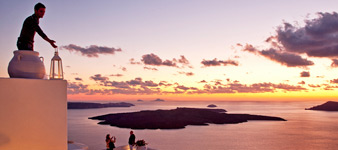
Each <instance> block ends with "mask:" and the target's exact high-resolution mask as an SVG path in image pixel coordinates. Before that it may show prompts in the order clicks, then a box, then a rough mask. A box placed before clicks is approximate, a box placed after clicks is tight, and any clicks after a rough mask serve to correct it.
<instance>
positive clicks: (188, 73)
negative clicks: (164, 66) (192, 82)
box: [178, 71, 195, 76]
mask: <svg viewBox="0 0 338 150" xmlns="http://www.w3.org/2000/svg"><path fill="white" fill-rule="evenodd" d="M178 73H179V74H184V75H186V76H193V75H195V74H194V73H193V72H183V71H182V72H178Z"/></svg>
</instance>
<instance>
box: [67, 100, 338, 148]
mask: <svg viewBox="0 0 338 150" xmlns="http://www.w3.org/2000/svg"><path fill="white" fill-rule="evenodd" d="M132 103H134V104H135V105H136V106H134V107H131V108H103V109H87V110H68V140H72V141H76V142H80V143H84V144H86V145H88V146H89V149H90V150H102V149H104V148H105V142H104V140H105V135H106V134H108V133H109V134H111V135H114V136H116V137H117V141H116V145H117V146H122V145H127V143H128V138H129V131H130V129H123V128H116V127H111V126H108V125H98V124H97V122H98V121H97V120H89V119H88V117H93V116H97V115H103V114H108V113H121V112H134V111H140V110H156V109H174V108H176V107H195V108H206V106H207V105H209V104H216V105H217V106H218V107H216V108H222V109H226V110H227V111H228V113H248V114H257V115H270V116H277V117H282V118H284V119H286V120H288V121H250V122H247V123H241V124H226V125H209V126H187V127H186V128H185V129H179V130H135V131H134V132H135V135H136V139H144V140H145V141H146V142H147V143H149V145H148V147H151V148H155V149H158V150H173V149H176V150H196V149H210V150H223V149H234V150H237V149H246V150H256V149H257V150H258V149H259V150H261V149H273V150H285V149H307V150H309V149H310V150H311V149H313V150H318V149H325V150H330V149H332V150H334V149H337V147H338V142H337V141H338V134H337V133H338V126H337V122H338V112H323V111H310V110H304V108H309V107H312V106H314V105H318V104H322V103H324V102H132Z"/></svg>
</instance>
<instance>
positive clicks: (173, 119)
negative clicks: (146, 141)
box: [89, 108, 286, 129]
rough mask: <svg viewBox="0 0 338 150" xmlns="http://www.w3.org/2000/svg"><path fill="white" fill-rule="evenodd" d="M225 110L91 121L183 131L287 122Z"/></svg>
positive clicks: (140, 114)
mask: <svg viewBox="0 0 338 150" xmlns="http://www.w3.org/2000/svg"><path fill="white" fill-rule="evenodd" d="M225 112H226V110H224V109H204V108H176V109H172V110H151V111H150V110H146V111H139V112H130V113H117V114H107V115H102V116H96V117H91V118H89V119H94V120H102V121H101V122H99V123H98V124H102V125H111V126H116V127H120V128H131V129H182V128H185V127H186V126H187V125H208V124H236V123H242V122H247V121H249V120H271V121H286V120H285V119H283V118H279V117H271V116H261V115H250V114H228V113H225Z"/></svg>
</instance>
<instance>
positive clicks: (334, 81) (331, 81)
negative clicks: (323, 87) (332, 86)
mask: <svg viewBox="0 0 338 150" xmlns="http://www.w3.org/2000/svg"><path fill="white" fill-rule="evenodd" d="M330 83H336V84H338V79H333V80H330Z"/></svg>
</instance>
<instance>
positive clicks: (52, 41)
mask: <svg viewBox="0 0 338 150" xmlns="http://www.w3.org/2000/svg"><path fill="white" fill-rule="evenodd" d="M43 39H45V40H46V41H47V42H49V44H50V45H52V46H53V47H54V48H57V47H58V46H56V45H55V41H54V40H51V39H49V38H48V37H47V36H46V37H44V38H43Z"/></svg>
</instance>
